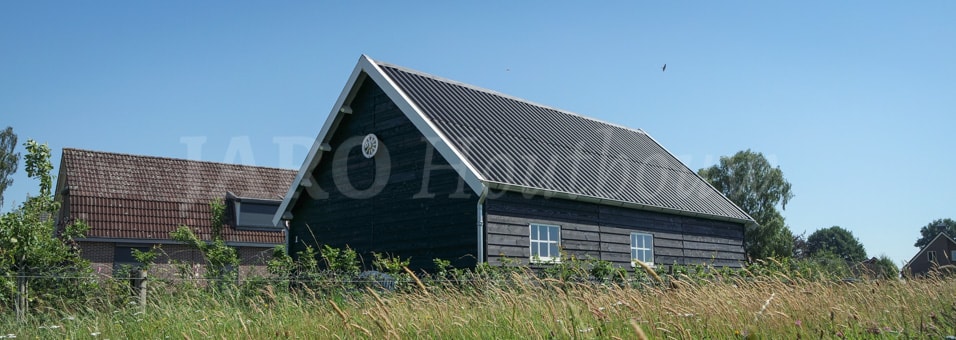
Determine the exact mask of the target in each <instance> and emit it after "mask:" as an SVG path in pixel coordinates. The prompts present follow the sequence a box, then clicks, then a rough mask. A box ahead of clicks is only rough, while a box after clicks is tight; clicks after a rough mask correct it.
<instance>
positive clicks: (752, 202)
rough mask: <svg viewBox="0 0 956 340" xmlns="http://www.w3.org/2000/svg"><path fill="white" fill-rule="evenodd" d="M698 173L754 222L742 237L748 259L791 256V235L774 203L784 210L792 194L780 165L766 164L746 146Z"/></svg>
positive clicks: (762, 158) (761, 156)
mask: <svg viewBox="0 0 956 340" xmlns="http://www.w3.org/2000/svg"><path fill="white" fill-rule="evenodd" d="M698 174H700V176H701V177H703V178H704V179H706V180H707V181H708V182H710V184H711V185H713V186H714V188H716V189H717V190H718V191H720V192H721V193H723V194H724V196H727V198H729V199H730V200H731V201H733V202H734V203H736V204H737V205H738V206H740V208H741V209H743V210H744V211H746V212H747V214H750V216H751V217H753V218H754V220H755V221H756V222H757V224H758V225H750V226H747V228H746V230H745V236H744V246H745V247H746V249H747V255H748V256H749V257H750V258H751V259H760V258H766V257H773V256H784V257H789V256H791V255H792V253H793V234H792V233H791V232H790V229H789V228H787V226H786V224H785V222H784V219H783V216H782V215H780V212H779V211H777V204H780V207H781V208H783V209H786V207H787V202H789V201H790V199H792V198H793V193H791V192H790V182H787V180H786V179H785V178H784V177H783V171H781V170H780V167H772V166H770V162H769V161H767V159H766V158H765V157H764V156H763V154H762V153H759V152H753V151H751V150H750V149H747V150H745V151H740V152H737V153H736V154H734V155H733V156H731V157H726V156H725V157H720V162H719V163H718V164H716V165H714V166H711V167H709V168H703V169H700V170H698Z"/></svg>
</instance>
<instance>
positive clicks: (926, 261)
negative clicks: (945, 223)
mask: <svg viewBox="0 0 956 340" xmlns="http://www.w3.org/2000/svg"><path fill="white" fill-rule="evenodd" d="M953 265H956V241H953V238H951V237H949V235H946V234H945V233H939V235H936V237H934V238H933V240H932V241H930V242H929V244H927V245H926V246H925V247H923V249H920V250H919V252H918V253H916V256H913V258H912V259H910V261H909V262H907V263H906V265H904V266H903V269H902V270H901V272H902V274H903V276H911V275H912V276H920V275H926V274H927V273H929V272H930V271H932V270H934V269H937V268H939V267H942V266H953Z"/></svg>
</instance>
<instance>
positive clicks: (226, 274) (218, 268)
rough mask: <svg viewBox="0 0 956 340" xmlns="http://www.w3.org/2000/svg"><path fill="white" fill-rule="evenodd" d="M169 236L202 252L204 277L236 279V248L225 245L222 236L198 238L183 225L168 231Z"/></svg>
mask: <svg viewBox="0 0 956 340" xmlns="http://www.w3.org/2000/svg"><path fill="white" fill-rule="evenodd" d="M170 237H172V239H174V240H176V241H179V242H183V243H186V244H188V245H191V246H193V247H195V248H196V249H198V250H199V251H200V252H201V253H202V254H203V257H204V258H205V259H206V275H205V276H206V278H208V279H212V280H219V281H222V282H228V281H234V280H236V278H237V275H238V273H237V272H236V269H237V268H238V267H239V257H238V254H237V253H236V249H235V248H233V247H230V246H228V245H226V242H225V241H223V240H222V238H217V239H215V240H212V241H210V242H206V241H203V240H200V239H199V237H197V236H196V234H195V233H193V231H192V229H189V227H187V226H184V225H181V226H179V228H177V229H176V230H175V231H173V232H172V233H170Z"/></svg>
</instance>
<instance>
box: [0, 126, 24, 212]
mask: <svg viewBox="0 0 956 340" xmlns="http://www.w3.org/2000/svg"><path fill="white" fill-rule="evenodd" d="M16 147H17V134H15V133H13V128H12V127H9V126H8V127H7V128H6V129H5V130H3V132H0V207H2V206H3V192H4V191H6V190H7V188H8V187H10V186H11V185H13V178H10V176H12V175H13V174H14V173H16V172H17V165H18V163H19V162H20V154H19V153H16V152H13V150H14V148H16Z"/></svg>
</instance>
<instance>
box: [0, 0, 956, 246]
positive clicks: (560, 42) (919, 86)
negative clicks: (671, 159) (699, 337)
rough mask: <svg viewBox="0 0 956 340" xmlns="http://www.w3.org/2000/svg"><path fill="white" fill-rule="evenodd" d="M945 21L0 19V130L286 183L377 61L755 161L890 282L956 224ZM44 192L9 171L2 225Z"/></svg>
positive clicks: (610, 14) (695, 6)
mask: <svg viewBox="0 0 956 340" xmlns="http://www.w3.org/2000/svg"><path fill="white" fill-rule="evenodd" d="M953 18H956V2H952V1H928V2H920V3H906V2H888V1H842V2H836V3H834V2H830V1H819V2H818V1H802V2H793V3H790V4H780V3H777V2H736V1H735V2H694V3H691V2H653V3H652V2H606V3H601V4H600V5H594V4H592V3H583V2H551V1H549V2H542V1H528V2H512V1H508V2H492V1H481V2H433V3H418V4H414V3H411V2H394V1H392V2H381V3H377V2H371V1H367V2H360V3H357V4H355V3H350V2H349V3H346V2H344V1H335V2H282V3H273V2H269V3H265V2H219V1H203V2H197V3H194V2H186V1H161V2H160V1H157V2H149V3H147V2H93V3H91V2H0V127H5V126H7V125H9V126H13V127H14V131H15V132H16V133H17V134H18V135H19V136H20V139H21V142H22V141H26V139H27V138H33V139H36V140H38V141H41V142H47V143H49V144H50V146H51V147H52V148H53V149H54V153H55V157H54V163H55V165H56V166H57V167H58V166H59V155H60V150H61V149H62V148H63V147H74V148H84V149H92V150H101V151H111V152H122V153H132V154H145V155H156V156H167V157H179V158H190V157H191V158H199V159H203V160H209V161H219V162H222V161H225V162H234V163H242V164H254V165H262V166H277V167H286V168H298V167H299V165H300V164H301V162H302V160H303V159H304V158H305V155H306V152H307V149H308V146H309V145H310V144H311V141H312V140H313V139H314V138H315V135H316V134H317V132H318V130H319V129H320V128H321V124H322V123H323V122H324V120H325V118H326V116H327V114H328V112H329V110H330V109H331V106H332V104H333V102H334V101H335V99H336V98H337V96H338V95H339V92H340V91H341V90H342V86H343V85H344V84H345V81H346V80H347V77H348V75H349V73H350V72H351V71H352V68H353V66H354V65H355V62H356V61H357V60H358V57H359V56H360V55H361V54H367V55H369V56H371V57H372V58H374V59H376V60H381V61H386V62H390V63H394V64H398V65H402V66H407V67H410V68H414V69H418V70H421V71H424V72H428V73H432V74H435V75H440V76H442V77H446V78H451V79H455V80H458V81H462V82H466V83H470V84H474V85H477V86H481V87H486V88H490V89H493V90H496V91H499V92H503V93H507V94H510V95H513V96H517V97H521V98H525V99H528V100H531V101H534V102H538V103H542V104H546V105H549V106H553V107H557V108H562V109H565V110H569V111H573V112H577V113H580V114H584V115H588V116H592V117H595V118H598V119H601V120H605V121H608V122H612V123H616V124H620V125H624V126H629V127H633V128H640V129H643V130H645V131H647V132H648V133H650V134H651V135H652V136H654V138H656V139H657V140H658V141H660V142H661V143H662V144H664V145H665V146H666V147H667V148H668V149H669V150H670V151H671V152H673V153H675V154H676V155H678V156H679V157H680V158H681V159H682V160H683V161H684V162H685V163H687V164H688V165H689V166H690V167H691V168H693V169H698V168H701V167H705V166H709V165H711V164H713V163H715V162H716V161H717V159H718V158H719V157H720V156H722V155H731V154H733V153H735V152H737V151H739V150H743V149H747V148H750V149H753V150H755V151H759V152H762V153H764V154H765V155H766V156H767V157H768V158H769V159H770V160H771V161H772V162H773V163H774V164H776V165H779V166H780V168H781V169H782V170H783V171H784V174H785V176H786V177H787V179H789V180H790V182H791V183H792V184H793V191H794V193H795V194H796V197H795V198H794V199H793V200H792V201H791V203H790V204H789V205H788V206H787V208H786V210H785V211H784V216H785V217H786V218H787V223H788V224H789V225H790V226H791V228H792V229H793V231H794V232H796V233H798V234H799V233H802V232H803V231H806V232H807V234H808V235H809V234H810V233H811V232H813V231H814V230H817V229H819V228H823V227H829V226H832V225H839V226H842V227H845V228H847V229H849V230H851V231H853V233H854V234H855V235H856V236H857V237H858V238H859V239H860V241H862V243H863V244H864V246H865V247H866V249H867V251H868V253H870V255H879V254H887V255H889V256H890V257H891V258H893V259H894V260H895V261H896V262H897V263H900V262H902V261H905V260H908V259H909V258H910V257H911V256H912V255H913V254H914V253H915V252H916V248H914V247H913V243H914V242H915V240H916V239H917V238H918V236H919V228H920V227H921V226H923V225H925V224H927V223H929V222H930V221H932V220H934V219H937V218H943V217H950V218H953V217H956V211H954V210H956V209H954V203H956V179H954V176H953V174H954V171H953V169H956V157H954V153H953V149H954V148H953V147H954V146H956V142H954V140H956V139H954V137H953V135H952V133H951V132H952V130H953V127H956V118H954V117H956V115H954V113H956V62H954V61H956V20H953ZM665 63H666V64H667V71H666V72H661V66H662V65H663V64H665ZM189 141H192V142H193V143H196V142H197V141H200V142H202V143H201V148H194V149H193V150H192V152H190V151H189V149H188V148H187V144H188V143H186V142H189ZM195 145H200V144H199V143H197V144H195ZM283 145H285V146H286V147H287V148H286V149H285V150H290V149H288V148H289V147H291V150H292V152H291V153H289V152H283V151H282V146H283ZM20 150H22V147H21V148H20ZM36 186H37V185H36V183H35V182H34V181H32V180H30V179H29V178H26V176H25V174H24V171H23V165H22V164H21V171H20V172H19V173H18V174H17V175H16V176H15V183H14V186H13V187H12V188H11V189H8V191H7V192H6V193H5V195H4V196H5V203H4V206H3V207H2V209H3V210H4V211H6V210H9V209H10V208H11V206H12V205H13V204H14V203H19V202H22V201H23V198H24V197H25V196H26V195H27V194H28V193H35V192H36Z"/></svg>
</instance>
